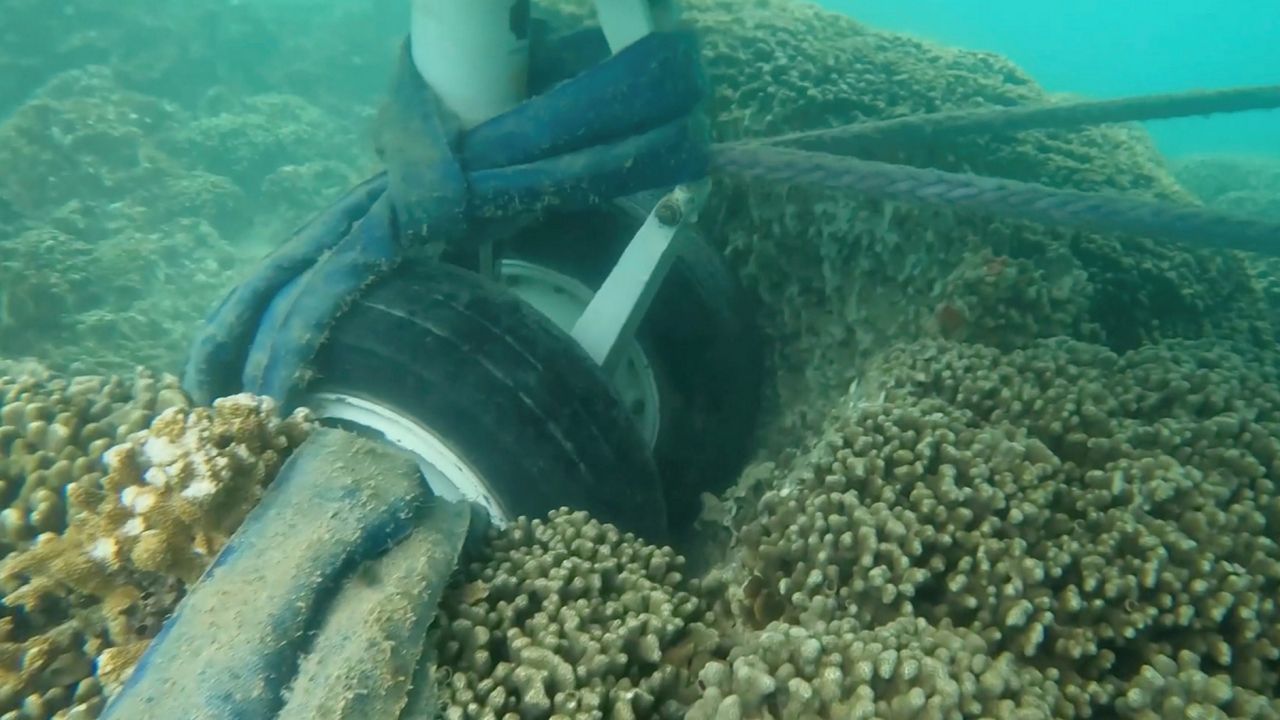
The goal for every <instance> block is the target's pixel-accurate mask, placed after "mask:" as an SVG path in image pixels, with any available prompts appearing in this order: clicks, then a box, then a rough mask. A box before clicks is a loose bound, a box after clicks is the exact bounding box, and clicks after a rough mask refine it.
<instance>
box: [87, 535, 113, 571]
mask: <svg viewBox="0 0 1280 720" xmlns="http://www.w3.org/2000/svg"><path fill="white" fill-rule="evenodd" d="M119 555H120V544H119V543H117V542H116V541H115V539H114V538H109V537H104V538H98V539H97V540H95V541H93V545H90V546H89V557H91V558H93V559H94V560H97V561H98V562H100V563H103V564H104V565H115V564H116V563H117V562H118V560H119Z"/></svg>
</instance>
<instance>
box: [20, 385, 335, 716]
mask: <svg viewBox="0 0 1280 720" xmlns="http://www.w3.org/2000/svg"><path fill="white" fill-rule="evenodd" d="M2 369H4V368H0V370H2ZM12 369H16V370H20V371H21V374H17V375H14V376H6V377H4V379H3V380H0V421H2V424H0V460H3V464H0V482H2V483H3V488H4V492H5V494H6V501H7V503H8V507H7V508H6V509H5V510H4V511H3V512H0V518H3V529H4V534H3V537H2V538H0V542H2V543H3V552H4V559H3V561H0V590H2V591H3V592H4V602H3V605H2V606H0V716H2V717H5V718H8V717H10V714H8V713H12V712H17V713H20V714H18V715H14V716H13V717H21V718H45V717H52V716H55V713H59V712H64V711H66V710H67V709H68V708H73V707H78V708H79V710H78V712H80V713H82V714H81V715H79V717H86V716H92V715H94V714H96V712H97V710H98V709H100V707H101V705H102V702H103V701H104V699H105V696H104V694H103V693H104V689H105V690H106V691H107V692H109V691H110V690H111V689H112V688H114V687H118V686H119V684H120V683H121V682H123V679H124V678H125V677H127V674H128V672H129V670H130V668H131V667H132V665H133V663H134V661H135V660H136V659H137V657H138V656H139V655H140V653H141V651H142V650H143V649H144V648H145V647H146V644H147V641H148V640H149V639H150V638H151V637H152V636H154V634H155V633H156V631H157V630H158V629H159V628H160V625H161V624H162V622H163V620H164V618H165V617H166V616H167V615H168V613H170V612H171V611H172V610H173V608H174V607H175V606H176V603H177V602H178V600H179V599H180V598H181V596H182V592H183V588H184V587H185V586H186V584H188V583H190V582H192V581H194V580H195V578H196V577H197V576H198V575H199V573H200V572H201V571H202V570H203V568H204V567H205V565H206V564H207V562H208V560H209V559H210V558H211V557H212V556H213V555H214V554H216V552H217V551H218V550H219V549H220V548H221V546H222V544H223V543H224V542H225V540H226V537H227V536H228V534H229V532H230V531H231V530H232V529H233V528H234V527H235V526H236V525H237V524H238V523H239V522H240V521H241V520H242V519H243V517H244V515H245V514H246V513H247V512H248V509H249V508H251V507H252V506H253V504H254V503H255V502H256V499H257V497H258V496H259V495H260V494H261V491H262V488H263V487H265V485H266V484H267V483H268V482H269V481H270V480H271V478H272V477H274V475H275V472H276V471H277V470H278V468H279V466H280V465H281V464H282V462H283V460H284V458H285V457H286V456H287V454H288V452H289V451H290V450H291V449H292V448H293V447H296V446H297V445H298V443H300V442H301V441H302V439H303V438H304V437H305V435H306V433H307V431H308V429H309V427H310V425H309V420H308V419H307V417H306V415H305V413H303V412H299V413H296V414H295V415H293V416H290V417H288V418H284V419H279V418H277V417H276V415H275V412H274V406H273V404H272V403H271V402H270V401H269V400H267V399H263V398H255V397H251V396H233V397H229V398H223V399H221V400H219V401H218V402H217V403H215V404H214V406H213V407H212V408H191V407H190V405H189V402H188V401H187V398H186V396H185V395H184V394H183V393H182V392H181V390H179V389H178V387H177V384H176V380H175V379H174V378H173V377H172V376H169V377H163V378H155V377H152V376H150V375H147V374H140V375H137V376H136V377H135V378H134V379H133V380H132V382H128V381H126V380H125V379H123V378H119V377H111V378H104V377H91V376H84V377H76V378H71V379H67V378H63V377H60V376H57V375H55V374H52V373H50V372H49V371H47V370H45V369H43V368H40V367H39V366H31V365H28V366H26V367H23V368H12ZM83 713H88V715H84V714H83ZM56 716H61V715H56Z"/></svg>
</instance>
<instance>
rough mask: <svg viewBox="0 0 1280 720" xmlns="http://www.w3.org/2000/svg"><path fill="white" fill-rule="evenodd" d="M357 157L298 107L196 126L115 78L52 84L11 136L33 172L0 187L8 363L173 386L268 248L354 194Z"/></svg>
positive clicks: (6, 156)
mask: <svg viewBox="0 0 1280 720" xmlns="http://www.w3.org/2000/svg"><path fill="white" fill-rule="evenodd" d="M222 104H223V105H228V104H229V103H228V102H223V103H222ZM211 112H212V111H211ZM232 139H235V140H236V141H237V142H235V143H233V142H231V140H232ZM350 147H351V144H350V143H348V142H346V141H345V140H344V136H343V132H342V131H341V130H340V129H339V127H338V126H337V125H336V123H335V121H333V120H332V119H330V118H329V117H327V116H326V115H324V114H323V113H322V112H320V111H319V110H317V109H316V108H314V107H311V106H309V105H307V104H306V103H304V102H302V101H301V100H298V99H296V98H290V97H282V96H274V95H268V96H253V97H250V98H246V99H242V100H238V101H237V102H236V103H235V108H234V111H233V110H232V109H230V108H226V109H223V110H220V111H218V112H216V113H214V114H211V115H208V116H207V117H206V116H196V117H193V116H192V115H191V114H190V113H188V112H186V111H184V110H181V109H180V108H179V107H177V106H176V105H174V104H173V103H170V102H167V101H164V100H161V99H157V98H154V97H151V96H146V95H142V94H140V93H137V92H132V91H129V90H125V89H124V88H123V87H122V86H121V85H120V83H119V82H118V79H117V78H116V75H115V73H114V72H113V71H111V70H108V69H107V68H104V67H89V68H85V69H79V70H69V71H67V72H64V73H62V74H60V75H58V76H56V77H54V78H53V79H51V80H50V81H49V82H48V83H47V84H46V85H45V86H44V87H42V88H41V89H40V90H39V91H38V92H37V93H36V94H35V95H34V96H33V97H32V98H31V99H30V100H29V101H28V102H27V103H25V104H23V105H22V106H21V107H20V108H19V109H18V110H17V111H15V112H14V114H13V115H12V116H10V117H9V118H8V119H6V120H5V121H3V123H0V164H3V165H4V166H5V167H13V168H22V169H23V172H21V173H10V174H7V175H6V176H5V177H3V178H0V198H3V202H0V208H3V209H4V210H3V213H8V214H10V215H11V216H12V217H11V218H10V219H9V222H8V224H7V225H8V228H9V229H8V234H7V235H3V236H0V247H3V248H4V251H3V253H0V354H3V355H11V356H33V357H37V358H40V359H41V360H43V361H44V362H46V363H48V364H52V365H56V366H58V367H59V369H63V370H67V371H70V372H75V373H84V372H125V371H128V370H130V369H131V368H132V367H133V366H135V365H145V366H147V367H150V368H155V369H159V370H165V371H177V370H178V369H179V368H180V367H181V358H182V354H183V353H184V352H185V350H186V339H187V337H188V336H189V333H190V332H191V331H192V329H193V328H194V326H195V324H196V323H197V322H198V321H199V319H200V318H202V317H203V316H204V315H205V313H207V312H208V309H209V308H210V307H211V306H212V305H213V303H214V302H215V301H216V300H217V298H218V296H219V295H220V294H221V293H222V292H223V291H224V290H225V288H226V287H227V285H228V284H229V283H230V282H231V280H232V278H233V277H234V275H235V273H236V272H238V271H240V270H242V269H243V268H245V267H246V266H247V265H248V263H249V262H251V261H252V260H253V259H254V258H255V257H256V256H257V255H258V254H260V253H261V252H263V251H264V250H265V249H266V248H263V247H260V246H259V243H258V241H257V236H258V235H259V234H266V233H273V234H274V235H275V237H273V238H272V240H273V241H275V242H278V241H279V239H280V238H281V237H283V236H284V233H286V232H288V230H290V229H292V227H293V226H295V225H296V224H297V223H298V222H299V221H300V220H301V219H302V218H303V217H305V216H306V215H307V214H309V213H311V212H314V211H315V210H316V207H317V204H318V203H319V202H320V201H321V199H322V198H325V197H328V196H330V195H332V194H334V193H337V192H339V191H340V190H341V189H343V188H345V187H346V186H348V185H350V184H351V182H352V181H353V180H354V179H355V175H354V174H353V168H354V166H355V164H356V158H357V157H358V153H356V152H354V151H352V152H345V149H346V148H350ZM236 148H240V149H241V150H240V151H237V150H236ZM336 148H343V149H344V151H338V150H336ZM344 157H346V158H347V159H346V160H345V161H344V160H343V158H344ZM317 158H324V160H318V159H317ZM4 230H5V223H4V222H0V232H2V231H4ZM251 231H252V232H251ZM71 358H79V360H76V361H71V362H69V359H71Z"/></svg>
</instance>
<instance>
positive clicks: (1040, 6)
mask: <svg viewBox="0 0 1280 720" xmlns="http://www.w3.org/2000/svg"><path fill="white" fill-rule="evenodd" d="M821 4H822V5H823V7H827V8H830V9H832V10H836V11H840V12H844V13H847V14H849V15H851V16H853V17H856V18H858V19H859V20H862V21H864V22H868V23H871V24H873V25H876V26H877V27H882V28H884V29H886V30H896V31H900V32H905V33H910V34H913V35H918V36H921V37H926V38H929V39H931V40H934V41H936V42H941V43H946V44H948V45H955V46H958V47H965V48H969V49H972V50H988V51H991V52H994V53H999V54H1000V55H1003V56H1005V57H1007V58H1009V59H1010V60H1011V61H1013V62H1015V63H1017V64H1018V66H1019V67H1022V68H1023V69H1025V70H1026V71H1027V72H1029V73H1031V74H1032V75H1033V76H1035V78H1036V80H1037V82H1039V83H1040V84H1041V85H1043V86H1044V87H1045V89H1047V90H1050V91H1052V92H1062V93H1075V94H1079V95H1082V96H1087V97H1091V98H1098V99H1101V98H1110V97H1123V96H1126V95H1141V94H1147V93H1164V92H1179V91H1184V90H1195V89H1202V88H1219V87H1238V86H1245V85H1268V84H1272V83H1274V82H1275V81H1276V72H1277V71H1276V68H1280V44H1277V43H1276V41H1275V37H1276V32H1277V31H1278V30H1280V5H1277V4H1276V3H1268V2H1246V1H1240V2H1231V3H1203V2H1196V0H1168V1H1167V2H1158V1H1155V0H1141V1H1138V0H1135V1H1134V2H1125V3H1112V2H1103V1H1102V0H1081V1H1080V2H1073V3H1065V4H1064V3H1038V2H1023V1H1021V0H992V1H991V2H984V3H982V4H981V5H973V4H971V3H958V2H948V0H824V1H823V2H822V3H821ZM1148 130H1149V131H1150V132H1151V135H1152V137H1153V138H1155V140H1156V143H1157V145H1158V146H1159V147H1160V150H1161V151H1162V152H1164V153H1165V154H1166V155H1186V154H1190V153H1205V152H1238V153H1249V154H1265V155H1272V156H1280V118H1277V117H1276V115H1275V113H1271V112H1251V113H1239V114H1235V115H1219V116H1214V117H1211V118H1178V119H1173V120H1166V121H1161V122H1158V123H1151V124H1150V125H1149V127H1148Z"/></svg>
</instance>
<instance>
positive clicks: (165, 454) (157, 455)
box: [142, 435, 182, 465]
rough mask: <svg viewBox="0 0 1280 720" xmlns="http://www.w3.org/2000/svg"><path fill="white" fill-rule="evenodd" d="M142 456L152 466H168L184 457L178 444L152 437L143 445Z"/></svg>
mask: <svg viewBox="0 0 1280 720" xmlns="http://www.w3.org/2000/svg"><path fill="white" fill-rule="evenodd" d="M142 454H143V456H144V457H146V459H147V462H148V463H150V464H152V465H168V464H170V463H172V462H174V461H176V460H177V459H178V458H180V457H182V451H181V449H180V448H179V447H178V445H177V443H174V442H171V441H169V440H166V439H165V438H162V437H156V436H155V435H152V436H150V437H148V438H147V440H146V442H144V443H143V444H142Z"/></svg>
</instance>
